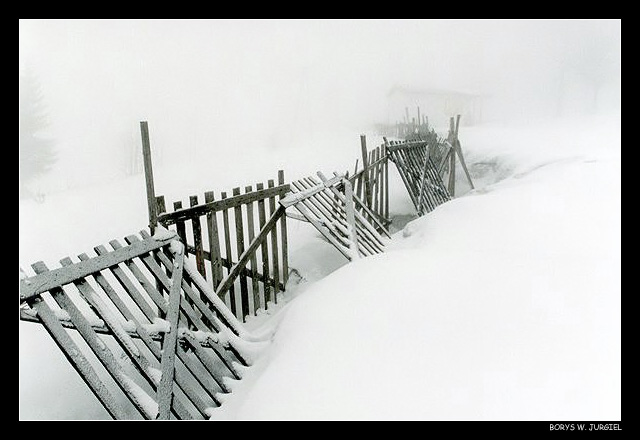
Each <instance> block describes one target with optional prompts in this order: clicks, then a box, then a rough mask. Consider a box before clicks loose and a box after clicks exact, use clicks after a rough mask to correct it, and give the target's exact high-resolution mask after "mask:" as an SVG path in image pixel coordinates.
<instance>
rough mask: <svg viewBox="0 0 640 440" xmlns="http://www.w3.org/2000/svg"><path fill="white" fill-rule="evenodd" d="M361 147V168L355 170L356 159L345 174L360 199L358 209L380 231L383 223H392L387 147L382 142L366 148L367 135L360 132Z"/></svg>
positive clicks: (384, 225) (384, 224)
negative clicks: (390, 216) (349, 170)
mask: <svg viewBox="0 0 640 440" xmlns="http://www.w3.org/2000/svg"><path fill="white" fill-rule="evenodd" d="M360 147H361V153H362V155H361V160H362V164H361V165H360V166H361V169H360V170H358V160H356V165H355V168H354V170H353V173H352V174H351V175H350V174H349V173H348V172H347V175H346V178H347V180H348V181H349V182H350V183H351V187H352V188H353V191H354V195H355V196H356V197H357V198H358V199H359V200H360V201H362V203H359V204H358V206H357V209H358V211H359V212H360V213H361V214H362V215H363V216H364V217H365V218H366V219H367V220H368V221H369V222H370V223H372V224H373V225H374V227H375V228H376V229H378V231H379V232H384V229H385V228H384V227H387V226H388V225H389V224H390V223H391V219H390V218H389V157H388V155H387V148H386V146H385V145H384V144H383V145H380V146H378V147H376V148H374V149H373V150H371V151H368V150H367V139H366V136H364V135H361V136H360ZM365 208H368V209H365ZM381 225H382V226H383V227H382V228H381Z"/></svg>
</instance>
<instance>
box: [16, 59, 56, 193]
mask: <svg viewBox="0 0 640 440" xmlns="http://www.w3.org/2000/svg"><path fill="white" fill-rule="evenodd" d="M19 93H20V96H19V105H20V122H19V123H20V154H19V160H20V174H19V175H20V196H21V197H27V196H33V195H34V194H32V191H31V190H30V189H29V184H30V183H32V182H33V181H34V180H35V179H36V178H37V177H39V176H41V175H43V174H45V173H47V172H48V171H49V170H50V169H51V167H52V165H53V164H54V163H55V162H56V159H57V158H56V152H55V150H54V142H53V140H52V139H49V138H46V137H45V136H43V131H44V129H45V128H46V127H47V126H48V121H47V114H46V111H45V108H44V104H43V98H42V92H41V89H40V84H39V83H38V81H37V78H36V76H35V75H34V74H33V72H32V71H31V70H29V69H25V70H24V71H23V72H22V73H21V74H20V88H19Z"/></svg>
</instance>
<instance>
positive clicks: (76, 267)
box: [20, 235, 177, 303]
mask: <svg viewBox="0 0 640 440" xmlns="http://www.w3.org/2000/svg"><path fill="white" fill-rule="evenodd" d="M176 238H177V236H175V235H173V236H169V237H167V238H164V239H162V240H156V239H155V238H153V237H151V238H148V239H145V240H142V241H139V242H136V243H133V244H131V245H129V246H126V247H123V248H120V249H117V250H114V251H113V252H109V253H108V254H104V255H99V256H97V257H93V258H91V259H90V260H85V261H81V262H79V263H75V264H73V265H72V266H66V267H60V268H58V269H53V270H50V271H47V272H43V273H41V274H38V275H35V276H33V277H29V278H25V279H22V280H20V302H21V303H22V302H24V301H27V300H29V299H31V298H33V297H35V296H37V295H40V294H41V293H43V292H46V291H48V290H50V289H53V288H56V287H61V286H64V285H65V284H69V283H72V282H73V281H75V280H78V279H80V278H84V277H86V276H87V275H91V274H93V273H96V272H100V271H101V270H104V269H107V268H109V267H112V266H116V265H117V264H119V263H122V262H124V261H127V260H131V259H133V258H135V257H138V256H140V255H144V254H147V253H149V252H151V251H154V250H156V249H159V248H161V247H162V246H164V245H166V244H168V243H169V242H170V241H171V240H174V239H176Z"/></svg>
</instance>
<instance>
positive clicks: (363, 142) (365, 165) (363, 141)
mask: <svg viewBox="0 0 640 440" xmlns="http://www.w3.org/2000/svg"><path fill="white" fill-rule="evenodd" d="M360 147H361V149H362V169H363V174H362V176H363V178H364V200H365V202H366V204H367V207H368V208H371V187H370V183H369V157H368V154H367V137H366V136H365V135H364V134H361V135H360Z"/></svg>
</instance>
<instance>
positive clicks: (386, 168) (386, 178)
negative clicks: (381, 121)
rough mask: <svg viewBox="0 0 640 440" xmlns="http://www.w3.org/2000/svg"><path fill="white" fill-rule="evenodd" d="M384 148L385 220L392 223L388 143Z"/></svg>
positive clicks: (385, 143)
mask: <svg viewBox="0 0 640 440" xmlns="http://www.w3.org/2000/svg"><path fill="white" fill-rule="evenodd" d="M383 148H384V218H385V219H387V221H391V218H390V217H389V153H388V151H387V142H386V139H385V142H384V144H383Z"/></svg>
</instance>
